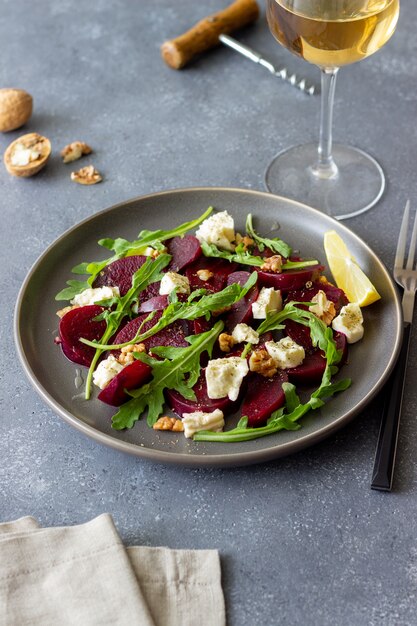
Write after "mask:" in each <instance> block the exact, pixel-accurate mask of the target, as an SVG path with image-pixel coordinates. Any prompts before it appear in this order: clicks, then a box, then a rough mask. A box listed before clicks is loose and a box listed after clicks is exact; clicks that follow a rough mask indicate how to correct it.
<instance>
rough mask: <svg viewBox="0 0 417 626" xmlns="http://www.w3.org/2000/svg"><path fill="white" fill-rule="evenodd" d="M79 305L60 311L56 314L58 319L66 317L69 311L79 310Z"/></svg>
mask: <svg viewBox="0 0 417 626" xmlns="http://www.w3.org/2000/svg"><path fill="white" fill-rule="evenodd" d="M78 308H79V307H78V304H73V305H72V306H65V307H64V308H63V309H59V311H57V312H56V314H57V315H58V317H64V315H65V314H66V313H68V312H69V311H72V309H78Z"/></svg>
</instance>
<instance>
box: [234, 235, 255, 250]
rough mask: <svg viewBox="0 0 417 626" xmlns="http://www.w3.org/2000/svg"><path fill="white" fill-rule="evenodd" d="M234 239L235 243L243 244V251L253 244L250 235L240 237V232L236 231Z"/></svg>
mask: <svg viewBox="0 0 417 626" xmlns="http://www.w3.org/2000/svg"><path fill="white" fill-rule="evenodd" d="M235 241H236V244H237V245H240V244H243V249H244V250H245V251H246V250H248V249H249V248H251V247H252V246H253V245H255V241H254V240H253V239H252V238H251V237H248V236H247V235H245V236H244V237H242V235H241V234H240V233H236V239H235Z"/></svg>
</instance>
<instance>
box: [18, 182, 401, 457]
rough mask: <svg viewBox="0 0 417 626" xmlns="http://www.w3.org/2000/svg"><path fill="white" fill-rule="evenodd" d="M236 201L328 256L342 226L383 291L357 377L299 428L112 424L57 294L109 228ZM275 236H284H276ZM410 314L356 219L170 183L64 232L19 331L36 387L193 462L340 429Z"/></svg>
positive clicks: (100, 424) (250, 194)
mask: <svg viewBox="0 0 417 626" xmlns="http://www.w3.org/2000/svg"><path fill="white" fill-rule="evenodd" d="M210 205H213V206H214V207H215V208H217V209H219V210H225V209H227V210H228V211H229V212H230V213H231V214H232V215H233V216H234V218H235V222H236V225H237V229H238V230H243V229H244V222H245V218H246V215H247V213H249V212H251V213H252V214H253V215H254V219H255V224H256V227H257V228H258V230H259V232H261V233H268V232H269V231H271V228H274V227H276V226H277V223H278V224H279V225H280V231H279V233H280V236H281V237H282V238H283V239H285V240H286V241H288V243H290V245H292V247H293V248H295V249H300V250H302V252H303V254H304V255H305V256H311V257H313V258H317V259H320V260H322V261H323V260H325V255H324V250H323V234H324V232H325V231H327V230H330V229H334V230H336V231H337V232H338V233H339V234H340V235H341V236H342V237H343V239H344V240H345V241H346V243H347V245H348V247H349V249H350V250H351V251H352V253H353V255H354V256H355V257H356V259H357V261H358V262H359V264H360V265H361V267H362V268H363V270H364V271H365V272H366V274H367V275H368V276H369V277H370V278H371V280H372V282H373V283H374V284H375V286H376V288H377V289H378V291H379V292H380V294H381V295H382V300H381V301H379V302H378V303H376V304H374V305H372V306H371V307H367V308H366V309H364V317H365V328H366V332H365V337H364V339H363V341H361V342H360V343H358V344H356V345H354V346H352V347H351V350H350V357H349V363H348V364H347V365H346V366H345V367H344V368H343V376H350V377H351V378H352V380H353V385H352V387H351V389H349V390H348V391H346V392H344V393H342V394H339V395H338V396H336V397H334V398H332V399H331V400H330V402H329V403H328V404H327V405H326V406H325V407H323V408H322V409H320V410H316V411H314V412H311V413H310V414H309V415H307V416H306V417H305V418H304V419H303V422H302V425H303V427H302V428H301V429H300V430H298V431H296V432H289V431H285V432H281V433H278V434H276V435H272V436H270V437H264V438H261V439H257V440H254V441H248V442H243V443H230V444H222V443H206V442H204V443H202V442H201V443H196V442H193V441H190V440H188V439H185V437H184V436H183V435H182V434H181V433H180V434H178V435H176V434H172V433H166V432H162V433H158V432H156V431H154V430H152V429H149V428H148V427H147V425H146V422H145V420H143V421H141V422H138V423H137V424H136V426H135V427H134V428H133V429H132V430H128V431H125V432H118V431H114V430H112V428H111V416H112V413H113V410H112V409H111V408H110V407H108V406H106V405H104V404H103V403H101V402H100V401H98V400H96V399H93V400H91V401H89V402H86V401H85V400H84V399H83V394H82V389H81V388H77V386H76V384H75V381H76V380H78V381H79V372H80V371H81V370H82V372H81V375H82V376H83V375H84V369H83V368H77V367H76V366H75V365H74V364H72V363H70V362H69V361H68V360H67V359H66V358H65V357H64V356H63V354H62V353H61V350H60V348H59V346H57V345H55V344H54V337H55V336H56V335H57V326H58V318H57V316H56V313H55V312H56V309H57V308H59V307H58V306H57V303H56V302H55V301H54V296H55V294H56V293H57V292H58V291H59V290H60V289H62V288H63V287H64V286H65V282H66V280H67V279H69V278H70V277H71V268H72V267H74V266H75V265H77V264H78V263H79V262H81V261H91V260H96V259H99V258H105V254H106V251H105V250H104V249H103V248H100V247H99V246H98V245H97V240H98V239H100V238H102V237H113V238H115V237H118V236H120V237H125V238H126V239H133V238H134V237H136V236H137V233H138V232H139V230H141V229H144V228H146V229H152V230H154V229H157V228H164V229H166V228H172V227H173V226H175V225H177V224H179V223H181V222H183V221H186V220H189V219H192V218H195V217H197V216H198V215H200V214H201V213H202V212H203V211H204V210H205V209H206V208H207V207H208V206H210ZM275 236H276V235H275ZM401 332H402V316H401V308H400V303H399V300H398V296H397V292H396V289H395V286H394V284H393V281H392V280H391V278H390V275H389V273H388V271H387V270H386V268H385V267H384V265H383V264H382V263H381V261H380V260H379V259H378V257H377V256H376V255H375V254H374V253H373V252H372V251H371V250H370V249H369V248H368V246H367V245H366V244H365V243H364V242H363V241H362V240H361V239H359V238H358V237H357V236H356V235H355V234H354V233H352V232H351V231H350V230H349V229H348V228H346V227H345V226H343V225H342V224H340V223H339V222H336V221H334V220H333V219H332V218H330V217H327V216H326V215H324V214H321V213H319V212H317V211H315V210H314V209H311V208H309V207H306V206H304V205H301V204H298V203H296V202H293V201H291V200H287V199H284V198H280V197H278V196H273V195H271V194H268V193H262V192H258V191H247V190H239V189H222V188H192V189H179V190H174V191H167V192H162V193H157V194H152V195H149V196H144V197H141V198H136V199H134V200H130V201H128V202H124V203H122V204H119V205H116V206H114V207H111V208H109V209H107V210H105V211H102V212H100V213H98V214H96V215H93V216H92V217H90V218H88V219H86V220H84V221H83V222H81V223H80V224H78V225H77V226H75V227H73V228H71V229H70V230H68V231H67V232H66V233H64V234H63V235H62V236H61V237H60V238H59V239H57V240H56V241H55V242H54V243H53V244H52V245H51V246H50V247H49V248H48V249H47V250H46V251H45V252H44V254H43V255H42V256H41V257H40V258H39V260H38V261H37V262H36V263H35V265H34V266H33V268H32V269H31V270H30V272H29V274H28V276H27V278H26V280H25V282H24V284H23V286H22V289H21V291H20V294H19V298H18V302H17V306H16V314H15V337H16V345H17V350H18V353H19V356H20V359H21V361H22V364H23V367H24V369H25V372H26V374H27V375H28V377H29V379H30V381H31V382H32V384H33V385H34V387H35V389H36V391H37V392H38V393H39V394H40V395H41V397H42V398H43V399H44V401H45V402H47V403H48V404H49V405H50V406H51V407H52V409H53V410H54V411H56V413H58V414H59V415H60V416H62V417H63V418H64V419H65V420H66V421H67V422H69V423H70V424H71V425H72V426H75V427H76V428H78V429H79V430H81V431H82V432H83V433H85V434H86V435H89V436H90V437H93V438H94V439H95V440H96V441H99V442H100V443H104V444H107V445H109V446H112V447H113V448H116V449H118V450H122V451H123V452H128V453H131V454H135V455H138V456H141V457H143V458H146V459H151V460H154V461H159V462H164V463H178V464H182V465H189V466H200V467H207V466H236V465H245V464H250V463H257V462H261V461H266V460H269V459H274V458H277V457H281V456H284V455H287V454H290V453H292V452H295V451H298V450H301V449H302V448H305V447H307V446H310V445H312V444H314V443H317V442H318V441H320V440H322V439H324V438H325V437H327V436H328V435H330V434H332V433H334V432H335V431H336V430H338V429H339V428H341V427H342V426H343V425H344V424H346V423H347V422H349V420H351V419H352V418H353V417H354V416H355V415H357V414H358V413H360V412H361V411H362V410H363V409H364V408H365V406H366V405H367V403H368V402H369V401H370V400H371V398H373V397H374V396H375V394H376V393H377V392H378V390H379V389H380V388H381V386H382V385H383V384H384V382H385V380H386V378H387V376H388V374H389V372H390V370H391V369H392V367H393V365H394V363H395V360H396V357H397V354H398V351H399V344H400V340H401Z"/></svg>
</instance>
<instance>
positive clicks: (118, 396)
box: [98, 361, 152, 406]
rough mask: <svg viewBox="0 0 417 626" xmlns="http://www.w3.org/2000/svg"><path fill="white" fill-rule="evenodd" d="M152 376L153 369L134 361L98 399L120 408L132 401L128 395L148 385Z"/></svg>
mask: <svg viewBox="0 0 417 626" xmlns="http://www.w3.org/2000/svg"><path fill="white" fill-rule="evenodd" d="M151 376H152V368H151V367H150V366H149V365H147V364H146V363H142V361H133V363H129V365H126V367H124V368H123V369H122V370H121V372H119V373H118V374H117V375H116V376H115V377H114V378H112V380H111V381H110V382H109V384H108V385H107V386H106V387H105V388H104V389H102V390H101V391H100V393H99V394H98V399H99V400H102V402H105V403H106V404H110V405H111V406H120V405H121V404H123V403H124V402H126V401H127V400H129V399H130V396H129V395H128V394H127V393H126V391H125V389H127V390H128V391H129V390H130V389H137V388H139V387H141V386H142V385H144V384H145V383H147V382H148V381H149V380H150V378H151Z"/></svg>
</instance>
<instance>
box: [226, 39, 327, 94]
mask: <svg viewBox="0 0 417 626" xmlns="http://www.w3.org/2000/svg"><path fill="white" fill-rule="evenodd" d="M219 40H220V41H221V42H222V43H223V44H224V45H226V46H228V47H229V48H232V50H235V51H236V52H239V53H240V54H242V55H243V56H245V57H246V58H247V59H250V60H251V61H253V62H254V63H258V65H262V67H265V68H266V69H267V70H268V71H269V72H271V74H273V75H274V76H277V77H278V78H281V79H282V80H285V81H286V82H287V83H289V84H290V85H292V86H293V87H296V88H297V89H300V90H301V91H302V92H304V93H306V94H307V95H309V96H313V95H314V94H315V93H317V92H318V89H317V86H316V85H313V84H312V83H308V82H307V81H306V79H305V78H300V77H299V76H297V74H292V73H290V72H289V71H288V70H287V68H286V67H282V68H277V67H276V66H275V65H274V64H273V63H272V62H271V61H269V60H268V59H266V58H265V57H263V56H262V55H261V54H260V53H259V52H257V51H256V50H253V48H250V47H249V46H246V45H244V44H242V43H240V42H239V41H237V40H236V39H234V38H233V37H230V36H229V35H223V34H221V35H219Z"/></svg>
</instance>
